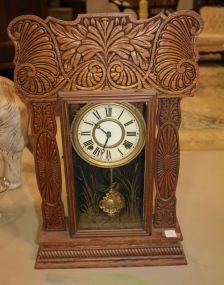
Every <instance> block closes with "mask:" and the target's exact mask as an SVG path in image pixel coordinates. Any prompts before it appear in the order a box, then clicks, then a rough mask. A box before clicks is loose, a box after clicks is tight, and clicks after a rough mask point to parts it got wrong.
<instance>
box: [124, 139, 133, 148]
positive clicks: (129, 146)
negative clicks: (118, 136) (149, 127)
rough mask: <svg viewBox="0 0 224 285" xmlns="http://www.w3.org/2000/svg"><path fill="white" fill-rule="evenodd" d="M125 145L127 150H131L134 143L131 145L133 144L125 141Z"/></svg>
mask: <svg viewBox="0 0 224 285" xmlns="http://www.w3.org/2000/svg"><path fill="white" fill-rule="evenodd" d="M123 145H124V147H125V148H131V147H132V146H133V143H131V142H129V141H127V140H125V141H124V142H123Z"/></svg>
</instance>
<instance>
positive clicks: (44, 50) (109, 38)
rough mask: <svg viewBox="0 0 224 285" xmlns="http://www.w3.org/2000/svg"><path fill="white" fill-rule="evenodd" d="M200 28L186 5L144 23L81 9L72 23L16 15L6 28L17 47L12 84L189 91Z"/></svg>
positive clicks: (30, 91)
mask: <svg viewBox="0 0 224 285" xmlns="http://www.w3.org/2000/svg"><path fill="white" fill-rule="evenodd" d="M200 29H201V20H200V17H199V16H198V15H197V14H196V13H194V12H193V11H190V12H186V11H182V12H180V11H179V12H176V13H173V14H172V15H171V16H169V17H166V16H165V15H163V14H159V15H158V16H156V17H154V18H151V19H148V20H146V21H133V20H132V19H131V18H130V16H127V15H125V14H110V15H108V14H98V15H81V16H79V17H78V18H77V20H76V21H74V22H63V21H60V20H56V19H54V18H52V17H49V18H47V19H46V20H45V21H44V20H42V19H40V18H38V17H35V16H21V17H18V18H16V19H14V20H13V21H12V22H11V23H10V25H9V29H8V30H9V35H10V37H11V39H12V40H13V41H14V43H15V46H16V54H17V56H16V58H15V64H16V66H17V67H16V72H15V75H16V77H15V78H16V86H17V89H18V90H19V91H20V93H21V94H22V96H25V97H30V96H38V97H39V98H41V97H47V96H53V95H54V94H55V93H56V92H57V91H58V90H59V88H60V89H66V90H68V89H70V90H103V89H133V88H135V89H136V88H143V89H145V88H150V87H154V88H156V89H157V90H159V91H160V92H161V93H164V94H167V95H168V94H172V95H175V96H178V95H188V94H190V93H191V92H193V90H194V89H195V84H196V78H197V73H198V71H197V67H196V62H197V60H198V55H197V52H196V51H195V42H196V37H197V35H198V33H199V32H200ZM27 35H29V37H28V36H27Z"/></svg>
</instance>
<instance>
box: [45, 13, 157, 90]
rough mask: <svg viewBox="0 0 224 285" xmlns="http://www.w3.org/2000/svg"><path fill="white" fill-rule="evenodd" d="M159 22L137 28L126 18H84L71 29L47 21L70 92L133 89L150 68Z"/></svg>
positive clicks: (155, 21) (67, 26)
mask: <svg viewBox="0 0 224 285" xmlns="http://www.w3.org/2000/svg"><path fill="white" fill-rule="evenodd" d="M160 23H161V19H160V18H157V19H156V20H154V21H151V22H149V23H147V24H140V25H136V24H134V23H132V22H130V20H129V18H128V17H124V18H121V17H112V18H111V17H102V18H99V17H97V18H90V19H88V18H84V19H81V21H80V22H79V24H78V25H77V26H76V27H75V28H74V27H73V26H71V25H63V24H59V23H54V22H50V24H49V25H50V28H51V30H52V32H53V33H54V35H55V38H56V40H57V43H58V46H59V49H60V51H61V58H62V62H63V66H64V69H65V72H67V73H69V72H70V73H71V74H70V78H71V79H72V80H73V85H72V89H85V90H86V89H93V88H94V89H98V88H105V87H106V86H107V87H109V88H111V89H113V88H125V89H127V88H130V87H132V88H134V87H137V86H138V77H140V78H141V77H142V76H143V75H144V72H142V70H145V71H146V70H147V69H148V68H149V58H150V55H151V50H152V42H153V39H154V37H155V33H156V31H157V30H158V28H159V25H160Z"/></svg>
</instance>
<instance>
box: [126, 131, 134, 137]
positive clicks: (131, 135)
mask: <svg viewBox="0 0 224 285" xmlns="http://www.w3.org/2000/svg"><path fill="white" fill-rule="evenodd" d="M127 136H129V137H135V136H136V132H127Z"/></svg>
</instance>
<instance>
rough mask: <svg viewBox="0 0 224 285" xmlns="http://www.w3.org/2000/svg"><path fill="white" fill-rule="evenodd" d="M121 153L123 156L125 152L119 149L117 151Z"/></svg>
mask: <svg viewBox="0 0 224 285" xmlns="http://www.w3.org/2000/svg"><path fill="white" fill-rule="evenodd" d="M117 150H118V151H119V152H120V154H121V155H122V156H123V155H124V154H123V152H122V151H121V150H120V149H119V148H118V149H117Z"/></svg>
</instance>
